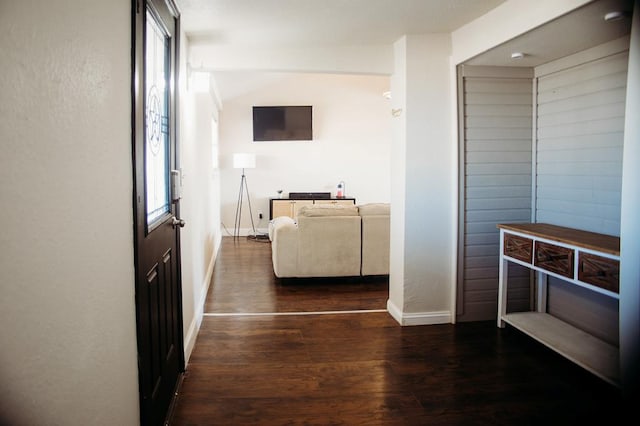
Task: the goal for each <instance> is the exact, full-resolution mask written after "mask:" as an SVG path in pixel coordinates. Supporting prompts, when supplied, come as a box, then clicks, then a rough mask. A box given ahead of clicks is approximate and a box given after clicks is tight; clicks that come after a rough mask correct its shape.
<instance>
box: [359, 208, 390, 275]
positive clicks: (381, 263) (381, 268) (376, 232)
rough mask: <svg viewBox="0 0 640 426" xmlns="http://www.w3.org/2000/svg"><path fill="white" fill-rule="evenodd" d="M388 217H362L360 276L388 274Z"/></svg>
mask: <svg viewBox="0 0 640 426" xmlns="http://www.w3.org/2000/svg"><path fill="white" fill-rule="evenodd" d="M390 243H391V241H390V233H389V216H385V215H371V216H362V275H388V274H389V251H390V250H389V247H390Z"/></svg>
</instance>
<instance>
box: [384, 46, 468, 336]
mask: <svg viewBox="0 0 640 426" xmlns="http://www.w3.org/2000/svg"><path fill="white" fill-rule="evenodd" d="M450 43H451V42H450V37H449V34H430V35H411V36H405V37H403V38H402V39H401V40H399V41H398V42H396V49H395V51H396V52H397V53H398V54H399V56H400V57H399V58H398V60H397V62H396V67H397V68H396V71H395V72H394V76H393V79H392V82H393V86H392V88H391V92H392V96H393V99H394V101H393V108H394V109H402V113H401V115H404V116H405V117H404V119H403V120H401V121H399V122H398V124H397V126H398V128H397V130H396V131H395V132H394V136H395V137H399V138H401V139H399V140H397V139H394V148H395V147H396V146H397V147H398V152H404V158H403V159H401V158H400V159H399V158H394V162H393V164H394V167H395V168H394V170H393V172H394V175H395V174H396V173H398V174H403V175H404V182H403V180H402V179H400V178H396V177H394V183H396V182H397V183H398V184H399V185H402V184H404V187H401V188H396V187H394V188H393V189H394V192H395V191H400V192H401V193H402V196H403V199H402V198H400V197H398V198H394V200H393V203H392V210H393V209H395V208H398V210H401V209H404V221H401V220H398V219H394V220H393V221H392V226H391V239H392V243H391V244H392V248H394V247H397V246H402V247H403V249H402V252H403V253H404V264H403V265H402V266H400V265H399V264H401V263H402V262H401V261H400V260H399V259H397V258H396V256H397V255H395V254H393V255H392V259H391V260H392V262H391V265H392V266H391V267H392V269H391V276H390V299H389V303H388V307H389V311H390V312H391V314H392V315H393V316H394V318H396V320H397V321H398V322H400V323H401V324H407V325H410V324H434V323H445V322H450V321H451V320H452V315H451V310H450V308H451V286H452V285H454V281H455V276H454V274H453V268H452V265H453V264H454V259H453V251H454V247H455V230H454V224H455V217H456V215H455V213H454V212H453V211H452V206H453V205H454V201H453V200H454V199H455V198H456V191H455V188H454V186H453V184H454V182H453V179H452V176H453V174H452V173H451V170H452V168H455V156H454V155H452V149H453V150H454V151H455V147H456V144H455V143H454V141H455V138H454V137H453V135H452V133H451V130H452V125H451V123H452V117H451V112H452V102H453V99H454V94H453V93H452V92H451V90H452V84H451V81H450V78H451V73H450V68H449V56H450V49H451V44H450ZM402 56H404V59H403V58H402ZM396 96H397V98H396ZM402 138H403V139H402ZM403 165H404V169H402V166H403ZM396 179H397V180H396ZM397 206H398V207H397ZM399 268H402V272H401V273H398V272H399V271H398V270H399ZM396 274H397V275H396ZM399 287H402V289H400V288H399ZM398 296H401V297H402V299H401V300H399V299H398Z"/></svg>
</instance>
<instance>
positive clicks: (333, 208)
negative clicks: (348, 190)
mask: <svg viewBox="0 0 640 426" xmlns="http://www.w3.org/2000/svg"><path fill="white" fill-rule="evenodd" d="M300 216H302V217H323V216H358V208H357V207H355V206H354V207H350V206H341V205H333V204H315V205H313V206H303V207H300V210H298V217H300Z"/></svg>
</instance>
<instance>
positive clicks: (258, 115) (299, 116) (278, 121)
mask: <svg viewBox="0 0 640 426" xmlns="http://www.w3.org/2000/svg"><path fill="white" fill-rule="evenodd" d="M253 140H254V141H256V142H262V141H310V140H313V126H312V107H311V106H254V107H253Z"/></svg>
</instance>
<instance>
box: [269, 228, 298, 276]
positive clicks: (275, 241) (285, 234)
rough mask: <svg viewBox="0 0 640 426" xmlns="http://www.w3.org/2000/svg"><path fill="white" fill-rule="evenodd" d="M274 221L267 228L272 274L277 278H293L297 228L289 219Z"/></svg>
mask: <svg viewBox="0 0 640 426" xmlns="http://www.w3.org/2000/svg"><path fill="white" fill-rule="evenodd" d="M276 219H277V220H276ZM276 219H274V220H273V221H272V222H271V223H270V227H269V238H271V260H272V262H273V272H274V273H275V275H276V277H278V278H283V277H294V276H296V273H297V267H298V226H297V225H296V222H295V221H294V220H293V219H291V218H290V217H286V216H282V217H278V218H276Z"/></svg>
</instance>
